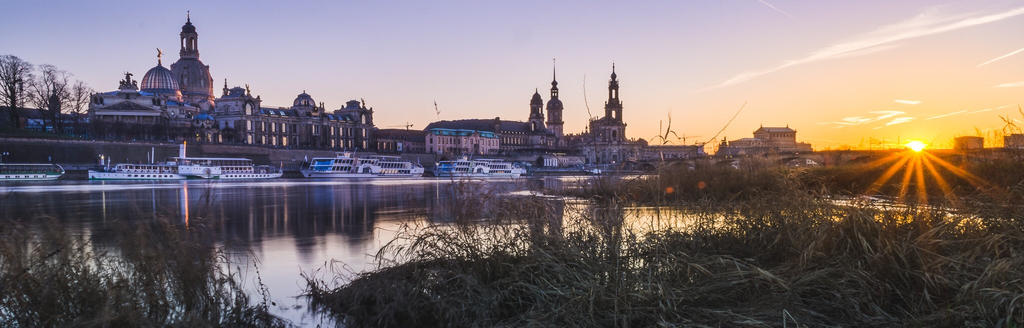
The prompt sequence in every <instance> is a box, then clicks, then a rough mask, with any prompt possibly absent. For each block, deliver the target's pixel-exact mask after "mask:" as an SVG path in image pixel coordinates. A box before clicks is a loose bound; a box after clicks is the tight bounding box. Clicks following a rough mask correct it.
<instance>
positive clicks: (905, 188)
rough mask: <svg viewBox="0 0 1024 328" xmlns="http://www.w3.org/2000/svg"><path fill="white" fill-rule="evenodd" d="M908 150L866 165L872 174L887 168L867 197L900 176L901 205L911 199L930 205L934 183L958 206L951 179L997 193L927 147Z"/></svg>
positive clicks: (945, 197)
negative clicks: (930, 195)
mask: <svg viewBox="0 0 1024 328" xmlns="http://www.w3.org/2000/svg"><path fill="white" fill-rule="evenodd" d="M907 148H908V149H907V150H905V151H902V152H898V153H893V154H890V155H888V156H885V157H882V158H879V159H876V160H874V161H871V162H868V163H866V164H864V166H863V169H865V170H868V171H871V170H876V169H879V168H883V167H884V168H885V170H884V171H883V172H882V174H881V175H879V176H878V178H877V179H875V181H874V182H872V183H871V185H870V186H869V187H868V188H867V190H866V191H865V194H866V195H874V194H877V193H879V192H880V191H882V189H883V188H886V186H887V185H888V184H889V182H890V181H891V180H893V178H895V177H896V175H897V174H899V175H900V177H899V182H898V183H899V185H898V186H894V187H898V188H899V189H898V191H896V199H897V201H899V202H904V201H907V200H908V197H911V198H913V199H915V200H916V202H917V203H921V204H926V203H928V202H929V190H928V184H929V183H934V184H935V187H936V188H938V191H939V192H941V198H943V199H945V200H947V201H949V202H950V203H951V204H953V205H956V204H958V203H959V199H958V198H957V196H956V194H955V193H954V191H953V189H952V188H951V187H950V183H949V180H948V179H947V178H949V177H954V178H959V179H963V180H964V181H966V182H967V183H968V184H970V186H972V187H974V188H975V189H976V190H978V191H981V192H984V193H988V194H993V193H995V192H996V188H995V187H993V185H992V184H991V183H988V182H986V181H985V180H984V179H982V178H980V177H978V176H977V175H974V174H972V173H970V172H968V171H967V170H965V169H964V168H962V167H958V166H956V165H953V164H951V163H949V162H947V161H946V160H943V159H941V158H939V157H938V156H936V155H934V154H932V153H930V152H928V151H926V150H924V149H923V148H922V149H921V150H920V151H919V150H917V149H915V148H914V147H910V146H909V145H908V147H907ZM901 171H902V172H901ZM932 195H934V193H933V194H932Z"/></svg>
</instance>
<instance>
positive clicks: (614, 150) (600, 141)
mask: <svg viewBox="0 0 1024 328" xmlns="http://www.w3.org/2000/svg"><path fill="white" fill-rule="evenodd" d="M567 141H568V142H569V143H570V145H571V146H572V147H573V148H576V149H578V150H579V152H580V154H581V155H582V156H583V157H584V158H585V159H586V162H587V163H588V164H616V163H622V162H625V161H635V160H638V159H639V158H640V151H641V149H642V148H643V147H644V146H645V143H644V142H643V141H638V140H630V139H627V138H626V123H625V122H624V121H623V119H622V101H621V100H620V99H619V80H618V74H616V73H615V64H612V74H611V79H609V80H608V100H606V101H605V103H604V116H603V117H601V118H597V119H591V120H590V122H589V125H588V126H587V131H585V132H584V133H582V134H578V135H573V136H568V137H567Z"/></svg>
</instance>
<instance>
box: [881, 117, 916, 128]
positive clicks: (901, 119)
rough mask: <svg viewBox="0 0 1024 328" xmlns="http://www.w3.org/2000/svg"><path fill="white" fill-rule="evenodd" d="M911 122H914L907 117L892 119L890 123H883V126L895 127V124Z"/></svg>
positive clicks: (911, 118)
mask: <svg viewBox="0 0 1024 328" xmlns="http://www.w3.org/2000/svg"><path fill="white" fill-rule="evenodd" d="M913 120H914V118H913V117H909V116H904V117H897V118H894V119H892V121H889V123H885V126H890V125H896V124H903V123H907V122H910V121H913Z"/></svg>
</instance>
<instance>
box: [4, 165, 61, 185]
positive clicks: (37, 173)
mask: <svg viewBox="0 0 1024 328" xmlns="http://www.w3.org/2000/svg"><path fill="white" fill-rule="evenodd" d="M62 175H64V168H63V167H61V166H60V165H58V164H34V163H23V164H19V163H0V181H41V180H57V179H58V178H60V177H61V176H62Z"/></svg>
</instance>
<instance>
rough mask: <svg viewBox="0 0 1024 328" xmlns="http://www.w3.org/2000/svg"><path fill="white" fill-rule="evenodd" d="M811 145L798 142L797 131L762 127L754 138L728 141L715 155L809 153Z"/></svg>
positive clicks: (719, 147) (787, 128) (723, 142)
mask: <svg viewBox="0 0 1024 328" xmlns="http://www.w3.org/2000/svg"><path fill="white" fill-rule="evenodd" d="M812 151H813V149H811V144H809V143H805V142H797V141H796V130H793V129H790V128H789V126H786V127H764V126H762V127H760V128H758V129H757V130H754V137H753V138H742V139H736V140H732V141H726V140H725V138H722V143H721V144H720V145H719V146H718V152H716V153H715V155H723V156H739V155H764V154H777V153H809V152H812Z"/></svg>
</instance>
